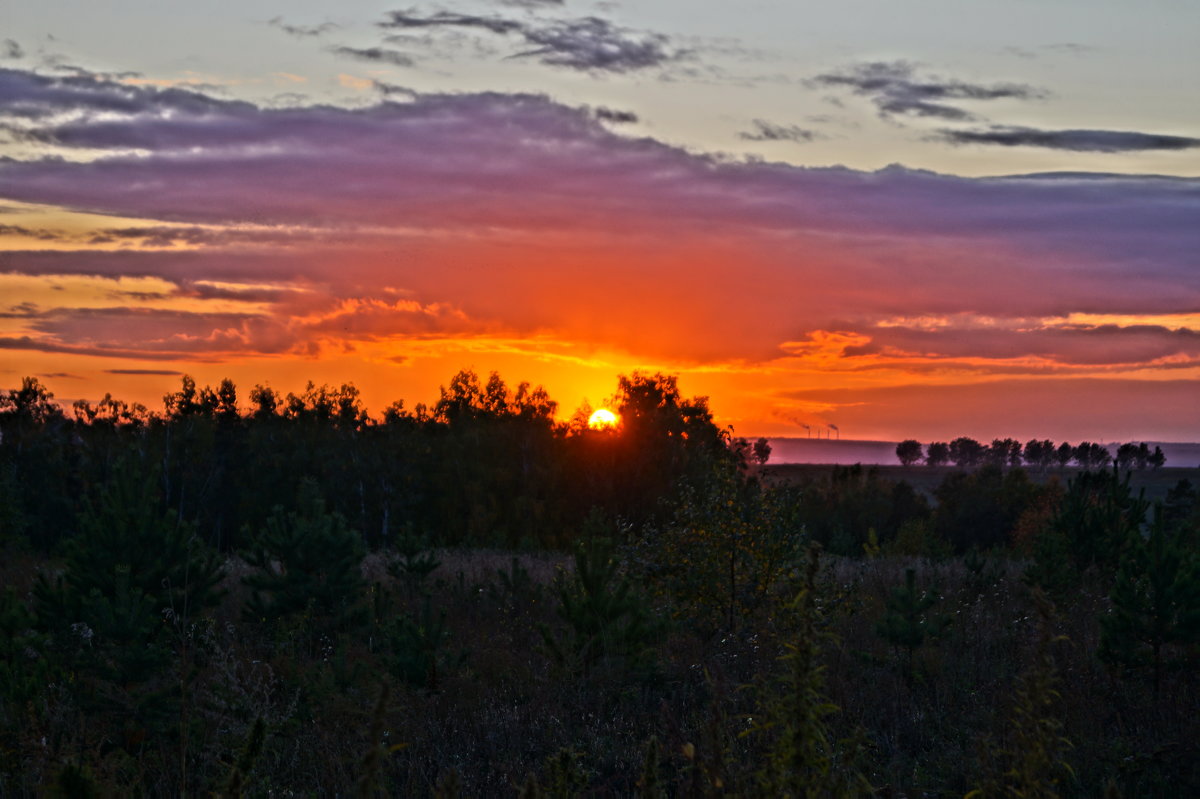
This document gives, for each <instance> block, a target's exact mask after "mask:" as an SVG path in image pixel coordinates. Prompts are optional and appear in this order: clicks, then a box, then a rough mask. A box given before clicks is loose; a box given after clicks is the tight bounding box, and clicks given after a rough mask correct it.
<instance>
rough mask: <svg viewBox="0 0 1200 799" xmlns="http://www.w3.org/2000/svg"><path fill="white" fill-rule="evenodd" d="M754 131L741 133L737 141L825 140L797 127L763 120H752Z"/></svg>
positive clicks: (816, 133)
mask: <svg viewBox="0 0 1200 799" xmlns="http://www.w3.org/2000/svg"><path fill="white" fill-rule="evenodd" d="M752 124H753V125H754V129H753V130H748V131H742V132H741V133H739V134H738V138H739V139H745V140H746V141H791V142H801V143H803V142H811V141H816V140H817V139H823V138H825V137H824V136H823V135H822V134H821V133H819V132H817V131H815V130H811V129H809V128H802V127H800V126H799V125H777V124H775V123H774V122H767V121H766V120H765V119H755V120H753V123H752Z"/></svg>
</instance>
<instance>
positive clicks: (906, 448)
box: [896, 438, 925, 466]
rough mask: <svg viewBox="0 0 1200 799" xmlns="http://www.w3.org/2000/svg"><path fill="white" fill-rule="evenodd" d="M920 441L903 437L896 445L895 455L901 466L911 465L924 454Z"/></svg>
mask: <svg viewBox="0 0 1200 799" xmlns="http://www.w3.org/2000/svg"><path fill="white" fill-rule="evenodd" d="M924 454H925V453H924V452H923V451H922V448H921V442H920V441H917V440H915V439H912V438H908V439H905V440H904V441H901V442H900V443H899V444H897V445H896V457H897V458H899V459H900V465H901V466H912V465H913V464H914V463H916V462H917V461H919V460H921V458H922V457H923V456H924Z"/></svg>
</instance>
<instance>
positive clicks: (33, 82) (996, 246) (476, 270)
mask: <svg viewBox="0 0 1200 799" xmlns="http://www.w3.org/2000/svg"><path fill="white" fill-rule="evenodd" d="M514 30H515V29H514ZM516 33H517V34H519V35H520V36H525V32H524V31H523V30H522V31H516ZM539 57H540V56H539ZM856 74H857V73H856ZM886 74H887V75H891V76H892V78H889V80H893V79H895V77H896V71H895V70H891V71H887V72H886ZM904 74H907V73H904ZM910 78H911V75H910ZM910 83H913V81H911V80H910ZM865 85H866V84H864V86H865ZM897 85H899V84H896V83H895V82H894V80H893V82H892V83H886V82H885V84H884V87H883V88H879V89H870V91H872V92H874V94H872V95H871V96H872V97H880V98H884V99H883V100H882V101H881V102H883V103H884V105H887V106H888V108H890V109H891V110H889V111H888V113H907V114H922V113H926V112H929V113H931V114H932V115H933V116H935V117H939V118H940V117H941V116H943V115H944V114H945V113H946V112H945V111H944V109H943V110H933V111H930V110H929V108H928V107H926V106H927V105H928V104H930V103H932V104H933V105H939V104H940V105H944V106H945V107H946V108H950V107H951V106H950V105H947V104H946V103H947V101H950V100H957V99H980V97H977V96H976V95H977V94H979V92H976V91H975V88H971V87H966V86H964V85H960V84H948V85H947V86H948V87H947V86H943V88H942V90H941V91H940V92H935V91H933V90H932V89H931V88H930V87H929V86H928V85H927V84H926V83H925V82H919V85H922V86H925V88H924V89H922V90H921V91H919V92H915V93H914V92H913V91H912V90H911V86H910V87H909V88H906V89H904V90H903V91H901V90H900V89H898V88H896V86H897ZM905 85H907V84H905ZM913 85H917V83H913ZM976 88H978V87H976ZM863 91H867V89H866V88H864V89H863ZM979 91H980V92H982V93H983V94H985V95H988V94H989V93H990V94H991V95H995V96H1017V95H1016V94H1013V92H1016V91H1017V90H1016V89H1011V88H1004V87H991V88H988V87H984V88H982V89H980V90H979ZM1022 91H1023V90H1022ZM1006 93H1007V94H1006ZM910 94H911V95H912V97H911V98H910V99H912V100H913V102H915V103H917V105H911V104H910V105H908V106H905V105H903V104H901V105H895V103H896V102H899V98H901V97H909V95H910ZM918 95H919V96H918ZM982 99H989V98H988V97H984V98H982ZM921 104H925V105H921ZM882 108H883V105H881V110H882ZM905 109H909V110H905ZM911 109H918V110H911ZM634 121H636V117H635V116H634V115H632V114H628V115H627V114H626V112H619V111H612V110H610V109H604V108H599V109H589V108H586V107H571V106H567V105H564V104H561V103H558V102H555V101H553V100H551V99H549V98H547V97H545V96H541V95H531V94H499V93H475V94H418V93H408V95H407V96H406V97H405V99H404V101H403V102H392V101H388V100H385V101H383V102H379V103H377V104H374V105H371V106H366V107H360V108H339V107H332V106H322V105H312V106H301V107H292V108H286V109H280V108H269V107H263V106H258V105H254V104H252V103H247V102H236V101H229V100H223V99H218V98H214V97H210V96H207V95H205V94H203V93H201V92H197V91H189V90H184V89H178V88H176V89H155V88H151V87H145V86H130V85H127V84H122V83H119V82H116V81H112V80H104V79H98V78H95V77H82V76H67V77H51V76H46V75H41V74H35V73H31V72H27V71H22V70H12V69H9V70H0V129H2V130H3V133H2V134H0V135H4V136H7V137H9V138H10V139H14V140H17V141H19V142H22V143H23V144H24V145H25V146H27V147H32V148H34V149H35V150H36V151H38V152H41V153H43V154H44V155H40V156H32V157H28V158H26V159H24V160H18V159H11V158H10V159H7V160H4V161H0V200H3V201H8V202H13V203H39V204H46V205H51V206H60V207H63V208H66V209H71V210H72V211H74V212H78V213H83V212H86V213H89V214H103V215H108V216H112V217H121V218H123V219H125V220H129V219H134V220H143V221H142V223H140V224H130V223H129V222H128V221H125V222H123V223H121V224H116V223H111V222H109V223H106V222H104V221H94V222H93V223H92V227H91V228H90V229H89V230H87V231H85V232H83V233H79V232H71V231H69V230H67V229H66V228H65V227H64V230H63V231H55V230H49V229H46V230H43V229H42V228H35V227H30V226H28V225H21V224H16V223H14V224H11V225H8V226H7V228H5V229H2V230H0V236H7V237H9V239H8V240H10V241H17V240H19V241H22V242H27V241H28V242H33V241H40V242H42V243H44V244H48V245H53V246H49V247H44V248H43V249H36V248H34V247H33V246H31V245H28V244H22V245H19V246H11V244H10V246H9V248H8V251H7V252H0V271H2V272H4V273H7V274H8V275H9V276H16V277H21V279H22V280H27V281H34V282H35V283H36V282H37V281H41V283H37V285H43V284H44V286H45V290H44V291H41V290H39V292H40V293H39V292H33V293H29V295H28V296H29V298H28V300H27V302H26V303H25V304H24V305H20V307H16V306H18V301H14V302H13V303H12V304H13V306H14V308H13V309H0V310H5V311H8V313H6V314H5V316H4V318H3V327H2V328H0V348H4V349H8V350H25V351H38V352H47V353H74V354H78V355H89V356H93V355H104V356H109V357H119V358H123V359H129V360H133V361H136V360H144V361H147V362H152V361H159V362H161V361H178V360H180V359H182V360H184V361H187V360H213V361H216V360H222V359H235V358H239V357H243V356H248V355H255V356H264V357H274V356H281V355H288V354H291V355H294V354H297V353H300V354H310V355H311V354H318V353H322V352H331V351H338V352H346V351H353V350H356V349H370V348H372V347H375V348H378V347H382V346H383V345H384V344H386V345H387V346H388V347H390V349H389V350H388V352H389V355H388V357H389V358H392V359H393V360H395V358H401V359H403V358H404V357H405V355H406V354H407V353H408V352H409V351H410V350H412V351H416V350H418V349H420V348H421V347H426V346H429V345H430V343H431V342H438V341H452V340H453V341H458V342H464V341H465V342H479V343H480V346H484V345H485V343H486V342H492V343H491V344H490V345H488V346H493V347H494V348H496V349H497V350H501V349H503V350H504V351H505V352H510V351H513V350H514V348H515V349H521V348H522V347H525V348H532V349H536V350H537V351H538V353H539V354H538V355H537V356H536V357H551V356H550V355H547V354H546V353H550V352H552V353H553V357H556V358H576V359H585V358H588V357H591V355H590V353H593V352H595V351H597V350H604V351H610V352H624V353H628V354H630V357H636V358H637V359H638V360H639V361H641V362H646V363H653V364H662V365H665V366H667V367H678V368H691V369H697V370H709V371H710V372H713V373H716V372H720V371H725V372H729V373H733V372H738V373H740V374H743V375H756V376H757V377H756V378H755V379H756V380H761V381H764V382H763V383H762V385H763V386H764V387H765V388H764V392H765V393H766V394H767V395H768V396H775V397H776V399H777V400H778V402H779V403H781V404H780V408H783V409H786V407H787V403H788V402H789V401H791V399H794V397H790V396H789V395H788V394H787V391H786V390H785V389H786V387H787V386H788V385H789V384H790V385H795V384H796V383H798V382H801V381H806V380H812V379H814V375H823V376H824V377H822V378H820V379H823V380H828V379H829V376H830V375H834V376H837V375H841V376H842V378H843V379H844V380H845V381H849V383H853V384H856V385H865V384H868V383H870V381H873V380H880V381H884V380H890V381H892V382H895V381H897V380H899V379H901V378H902V377H904V376H908V378H910V379H915V376H924V377H925V378H927V379H931V380H946V379H950V378H951V377H953V379H956V380H960V381H961V380H964V379H967V378H971V379H991V378H998V377H1002V376H1003V377H1012V376H1025V377H1045V376H1055V377H1056V378H1079V377H1085V376H1086V377H1096V376H1113V377H1116V376H1121V375H1125V376H1129V375H1131V374H1134V373H1137V374H1142V375H1145V374H1154V373H1161V374H1163V375H1167V374H1175V375H1178V374H1182V373H1181V372H1180V370H1193V371H1194V370H1196V369H1198V368H1200V269H1198V268H1197V266H1198V263H1197V261H1196V253H1197V252H1200V226H1197V225H1196V220H1197V219H1198V218H1200V180H1196V179H1180V178H1156V177H1127V176H1125V177H1122V176H1107V175H1078V174H1048V175H1037V176H1025V177H1007V178H987V179H969V178H960V177H952V176H946V175H938V174H934V173H930V172H923V171H917V170H910V169H905V168H902V167H889V168H887V169H883V170H880V171H877V172H860V171H854V170H850V169H846V168H821V169H813V168H801V167H795V166H790V165H786V164H778V163H763V162H755V161H744V160H738V159H732V158H728V157H724V156H720V155H714V154H702V153H699V154H698V153H694V152H688V151H685V150H683V149H680V148H677V147H672V146H669V145H667V144H664V143H662V142H660V141H657V140H655V139H652V138H646V137H632V136H625V135H621V134H620V132H619V130H620V129H621V128H619V126H615V125H614V124H613V123H622V122H634ZM614 128H617V129H614ZM806 133H807V132H806V131H804V130H802V129H799V128H792V127H789V126H780V125H775V124H772V123H768V122H765V121H761V120H760V121H756V122H755V131H754V132H752V134H751V135H756V136H760V137H762V138H764V139H768V140H783V139H787V140H791V141H805V140H806V135H805V134H806ZM39 237H44V238H39ZM64 276H78V279H79V280H85V279H86V280H87V281H92V283H90V284H89V285H91V286H92V288H91V289H89V291H91V292H92V293H93V294H94V295H95V298H98V299H95V298H93V300H89V301H88V302H87V303H84V302H82V301H81V300H80V299H79V296H80V295H79V294H78V290H75V289H72V291H75V292H76V293H75V294H72V292H71V291H62V292H58V294H55V293H54V291H53V285H54V283H55V282H56V281H59V282H61V281H62V280H63V279H64ZM131 277H137V278H139V279H144V280H148V281H157V282H156V283H155V286H157V288H155V289H154V290H152V291H150V290H145V289H138V290H134V289H130V288H128V287H124V285H123V284H120V283H119V282H118V279H125V280H128V279H130V278H131ZM22 285H24V284H22ZM30 285H33V284H32V283H31V284H30ZM22 291H26V289H22ZM28 291H30V292H32V289H29V290H28ZM89 296H92V295H89ZM514 342H516V343H515V344H514ZM161 371H165V370H161ZM1189 374H1190V373H1189ZM745 379H749V378H745ZM864 381H865V382H864ZM780 412H781V413H782V412H784V411H782V410H781V411H780Z"/></svg>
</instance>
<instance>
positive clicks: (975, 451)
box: [950, 436, 986, 469]
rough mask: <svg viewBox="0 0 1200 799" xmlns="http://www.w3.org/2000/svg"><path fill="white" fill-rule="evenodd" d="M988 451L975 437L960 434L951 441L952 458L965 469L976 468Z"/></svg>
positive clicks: (956, 464) (955, 463)
mask: <svg viewBox="0 0 1200 799" xmlns="http://www.w3.org/2000/svg"><path fill="white" fill-rule="evenodd" d="M985 452H986V449H985V447H984V446H983V444H980V443H979V442H978V441H976V440H975V439H973V438H967V437H966V436H960V437H959V438H956V439H954V440H953V441H951V442H950V460H952V461H954V465H955V466H959V467H961V468H963V469H974V468H975V467H976V466H978V465H979V464H980V462H981V461H982V460H983V456H984V453H985Z"/></svg>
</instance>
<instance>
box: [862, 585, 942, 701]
mask: <svg viewBox="0 0 1200 799" xmlns="http://www.w3.org/2000/svg"><path fill="white" fill-rule="evenodd" d="M938 601H939V600H938V596H937V591H920V590H918V589H917V573H916V571H915V570H913V569H905V571H904V585H902V586H900V587H898V588H896V589H894V590H893V591H892V595H891V596H890V597H888V599H887V605H886V612H885V614H884V616H883V618H882V619H880V620H879V622H878V623H877V624H876V625H875V632H876V634H877V635H879V637H880V638H882V639H883V640H885V641H887V642H888V643H889V644H891V645H892V646H893V647H894V648H895V649H896V651H897V652H899V651H904V652H905V653H906V658H905V668H904V673H905V675H906V677H908V678H909V679H911V678H912V675H913V654H914V653H915V652H916V651H917V649H918V648H920V646H921V644H922V643H924V642H925V639H926V638H929V637H934V638H936V637H938V636H939V635H941V634H942V631H943V630H945V628H946V626H947V625H948V624H949V623H950V618H949V617H948V616H945V615H942V614H934V613H930V610H931V609H932V608H933V606H934V605H936V604H937V603H938Z"/></svg>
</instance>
